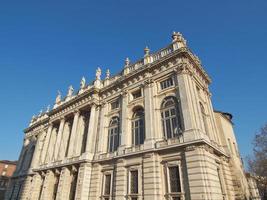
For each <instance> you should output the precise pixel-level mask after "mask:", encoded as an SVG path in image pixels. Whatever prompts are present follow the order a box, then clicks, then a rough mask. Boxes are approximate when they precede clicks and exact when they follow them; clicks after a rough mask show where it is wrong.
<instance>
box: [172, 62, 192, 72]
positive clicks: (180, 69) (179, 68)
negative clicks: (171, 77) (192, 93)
mask: <svg viewBox="0 0 267 200" xmlns="http://www.w3.org/2000/svg"><path fill="white" fill-rule="evenodd" d="M174 71H175V72H176V73H177V74H189V75H191V74H192V73H191V71H190V70H189V66H188V64H187V63H180V64H179V65H178V66H177V67H175V68H174Z"/></svg>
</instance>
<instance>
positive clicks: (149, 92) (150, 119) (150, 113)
mask: <svg viewBox="0 0 267 200" xmlns="http://www.w3.org/2000/svg"><path fill="white" fill-rule="evenodd" d="M153 85H154V82H153V80H151V79H149V80H147V81H146V82H145V84H144V96H145V131H146V132H145V148H146V149H147V148H153V146H154V139H155V130H154V127H155V125H154V121H155V120H154V110H155V108H154V97H153Z"/></svg>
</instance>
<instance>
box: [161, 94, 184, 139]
mask: <svg viewBox="0 0 267 200" xmlns="http://www.w3.org/2000/svg"><path fill="white" fill-rule="evenodd" d="M161 119H162V127H163V132H164V136H165V138H167V139H168V138H173V137H177V136H178V135H179V134H181V133H182V121H181V116H180V110H179V107H178V103H177V100H176V98H175V97H167V98H165V99H164V100H163V102H162V105H161Z"/></svg>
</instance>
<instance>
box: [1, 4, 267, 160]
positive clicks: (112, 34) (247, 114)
mask: <svg viewBox="0 0 267 200" xmlns="http://www.w3.org/2000/svg"><path fill="white" fill-rule="evenodd" d="M172 31H179V32H181V33H183V35H184V37H185V38H186V39H187V41H188V45H189V46H190V48H191V49H192V50H193V51H194V52H195V53H196V54H197V55H198V56H199V57H200V59H201V60H202V63H203V65H204V66H205V69H206V70H207V72H208V73H209V75H210V76H211V77H212V80H213V83H212V85H211V92H212V94H213V95H212V99H213V105H214V108H215V109H217V110H222V111H226V112H230V113H232V114H233V115H234V119H233V120H234V123H235V131H236V135H237V140H238V143H239V147H240V149H241V153H242V155H243V156H245V155H247V154H249V153H250V152H251V150H252V146H251V140H252V138H253V136H254V133H255V132H256V131H257V130H258V129H259V128H260V127H261V126H262V125H263V124H264V123H265V122H266V121H267V87H266V82H267V61H266V59H267V39H266V36H267V1H265V0H262V1H260V0H259V1H248V0H240V1H216V2H215V1H211V0H210V1H206V0H202V1H178V0H174V1H168V0H164V1H162V0H161V1H141V0H136V1H129V0H128V1H127V0H113V1H108V0H106V1H100V0H99V1H94V2H93V1H85V0H84V1H42V2H41V1H39V2H37V1H32V2H30V1H17V2H15V1H9V3H6V2H5V1H1V3H0V85H1V90H0V97H1V98H0V110H1V114H0V159H10V160H14V159H17V158H18V156H19V152H20V150H21V146H22V141H23V129H24V128H26V127H27V125H28V122H29V120H30V119H31V117H32V115H33V114H38V112H39V111H40V109H45V107H46V106H47V105H48V104H53V102H54V100H55V97H56V94H57V90H61V91H62V92H63V94H66V91H67V87H68V86H69V85H71V84H72V85H73V86H74V88H76V89H77V88H78V86H79V81H80V79H81V77H82V76H85V77H86V79H87V80H92V79H93V77H94V73H95V69H96V68H97V67H98V66H100V67H102V69H104V70H105V69H107V68H110V69H111V72H112V73H116V72H118V71H119V70H120V69H121V68H122V66H123V63H124V60H125V58H126V57H127V56H128V57H129V58H130V59H131V60H136V59H138V58H141V57H142V56H143V49H144V47H145V46H146V45H148V46H149V47H150V49H151V51H155V50H157V49H159V48H161V47H164V46H166V45H167V44H169V43H170V41H171V33H172Z"/></svg>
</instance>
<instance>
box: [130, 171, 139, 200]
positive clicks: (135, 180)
mask: <svg viewBox="0 0 267 200" xmlns="http://www.w3.org/2000/svg"><path fill="white" fill-rule="evenodd" d="M139 175H140V173H139V169H138V168H132V169H130V170H129V171H128V197H129V198H128V199H130V200H138V199H139V198H138V197H139V196H140V188H139V187H140V186H141V184H140V179H139Z"/></svg>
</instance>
